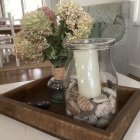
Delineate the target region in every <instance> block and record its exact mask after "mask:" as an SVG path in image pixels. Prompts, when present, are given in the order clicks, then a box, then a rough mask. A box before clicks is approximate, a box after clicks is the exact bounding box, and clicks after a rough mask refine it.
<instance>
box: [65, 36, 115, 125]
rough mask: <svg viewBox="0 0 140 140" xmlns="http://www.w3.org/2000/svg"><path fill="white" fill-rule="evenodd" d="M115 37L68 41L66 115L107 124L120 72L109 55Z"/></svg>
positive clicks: (87, 121) (98, 123)
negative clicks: (117, 73)
mask: <svg viewBox="0 0 140 140" xmlns="http://www.w3.org/2000/svg"><path fill="white" fill-rule="evenodd" d="M114 42H115V40H114V39H109V38H100V39H99V38H96V39H92V38H90V39H80V40H73V41H67V42H66V43H65V47H67V48H68V49H69V63H68V65H67V66H66V72H65V78H64V85H65V89H66V90H65V100H66V112H67V115H69V116H71V117H73V118H74V119H77V120H80V121H84V122H86V123H89V124H92V125H94V126H97V127H100V128H106V127H107V125H108V124H109V122H110V121H111V120H112V118H113V116H114V115H115V113H116V104H117V76H116V72H115V69H114V67H113V65H112V62H111V59H110V48H111V46H112V44H113V43H114Z"/></svg>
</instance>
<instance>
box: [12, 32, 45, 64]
mask: <svg viewBox="0 0 140 140" xmlns="http://www.w3.org/2000/svg"><path fill="white" fill-rule="evenodd" d="M44 48H45V45H43V44H40V43H37V44H32V43H31V42H30V41H28V40H27V39H26V38H25V36H24V33H23V32H19V33H17V35H16V37H15V38H14V49H13V51H14V54H15V55H16V56H17V57H18V58H19V59H22V60H23V61H25V62H28V63H30V62H40V61H41V62H42V61H43V56H42V51H43V50H44Z"/></svg>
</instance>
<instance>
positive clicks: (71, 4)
mask: <svg viewBox="0 0 140 140" xmlns="http://www.w3.org/2000/svg"><path fill="white" fill-rule="evenodd" d="M57 15H59V17H60V20H62V21H65V22H66V25H67V28H68V29H69V30H70V31H71V32H68V33H67V39H68V40H71V39H78V38H88V37H89V35H90V33H91V29H92V25H93V19H92V17H91V16H90V15H89V14H88V13H86V12H85V11H84V9H83V8H82V7H81V6H80V5H79V4H78V3H76V2H75V1H73V0H71V1H66V2H65V3H63V4H60V5H59V6H58V11H57Z"/></svg>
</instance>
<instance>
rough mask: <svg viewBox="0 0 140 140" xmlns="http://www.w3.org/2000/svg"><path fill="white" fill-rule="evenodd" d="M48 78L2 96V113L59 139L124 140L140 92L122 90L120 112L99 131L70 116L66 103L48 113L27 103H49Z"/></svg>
mask: <svg viewBox="0 0 140 140" xmlns="http://www.w3.org/2000/svg"><path fill="white" fill-rule="evenodd" d="M49 79H50V77H47V78H42V79H39V80H36V81H33V82H32V83H29V84H27V85H24V86H22V87H19V88H17V89H14V90H12V91H9V92H7V93H5V94H3V95H1V96H0V113H2V114H4V115H6V116H9V117H11V118H13V119H16V120H18V121H20V122H23V123H25V124H28V125H30V126H32V127H34V128H37V129H39V130H41V131H44V132H46V133H49V134H51V135H53V136H56V137H58V138H60V139H69V140H92V139H93V140H121V139H122V138H123V136H124V135H125V133H126V131H127V129H128V128H129V126H130V124H131V122H132V121H133V118H134V117H135V115H136V114H137V112H138V110H139V109H140V104H139V102H140V94H139V92H140V91H139V90H136V89H133V88H127V87H119V88H118V112H117V114H116V116H115V117H114V119H113V120H112V122H111V123H110V124H109V126H108V127H107V129H99V128H96V127H93V126H92V125H88V124H86V123H83V122H79V121H76V120H74V119H72V118H70V117H68V116H67V115H66V114H65V104H55V103H52V102H50V106H49V108H48V109H46V110H43V109H40V108H36V107H33V106H30V105H28V104H26V102H28V101H43V100H50V98H51V96H52V93H53V91H52V90H50V89H49V88H48V87H47V86H46V84H47V81H48V80H49Z"/></svg>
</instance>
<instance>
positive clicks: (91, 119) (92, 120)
mask: <svg viewBox="0 0 140 140" xmlns="http://www.w3.org/2000/svg"><path fill="white" fill-rule="evenodd" d="M74 119H76V120H79V121H83V122H86V123H88V124H92V125H96V123H97V117H96V116H95V114H85V113H81V114H79V115H77V116H74Z"/></svg>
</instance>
